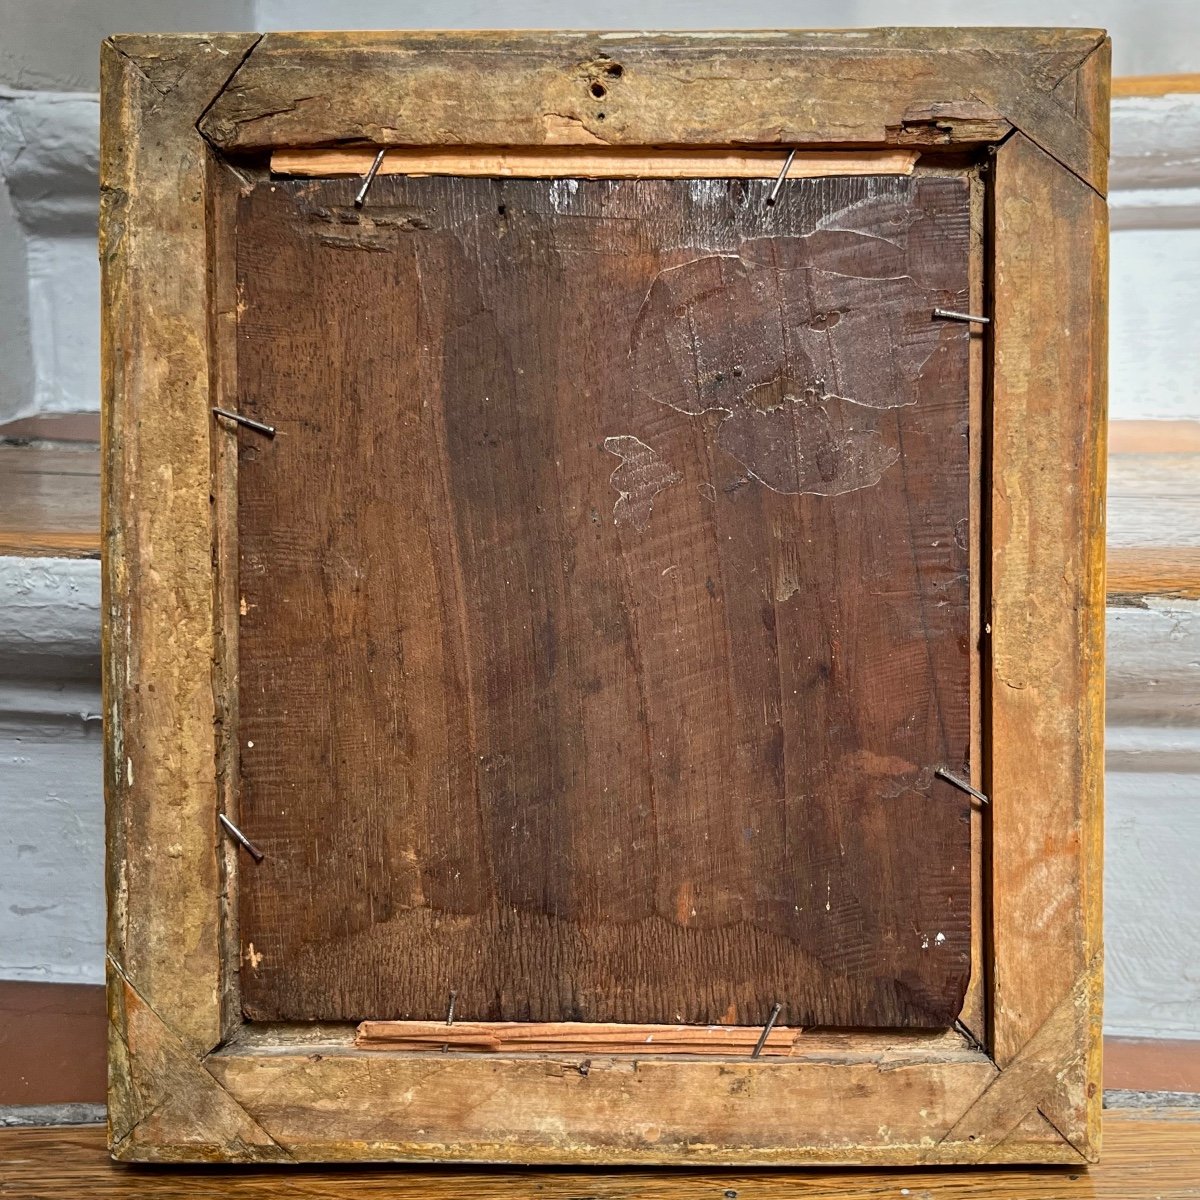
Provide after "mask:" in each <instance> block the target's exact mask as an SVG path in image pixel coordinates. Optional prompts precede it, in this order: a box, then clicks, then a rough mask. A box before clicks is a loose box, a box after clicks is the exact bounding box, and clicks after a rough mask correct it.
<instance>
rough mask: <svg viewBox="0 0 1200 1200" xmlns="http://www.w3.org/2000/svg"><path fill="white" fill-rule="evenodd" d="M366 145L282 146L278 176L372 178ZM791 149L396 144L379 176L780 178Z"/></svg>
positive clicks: (825, 158)
mask: <svg viewBox="0 0 1200 1200" xmlns="http://www.w3.org/2000/svg"><path fill="white" fill-rule="evenodd" d="M376 153H377V152H376V151H375V150H374V149H366V150H276V151H275V153H274V154H272V155H271V171H272V173H273V174H276V175H300V176H321V175H324V176H329V175H366V173H367V172H368V171H369V170H370V169H371V167H372V165H373V164H374V161H375V158H376ZM787 157H788V152H787V151H786V150H784V149H782V148H780V149H778V150H656V149H653V148H650V147H629V148H625V147H620V146H599V147H597V148H595V149H592V150H577V149H575V148H574V147H571V146H539V147H537V148H536V149H529V148H527V147H526V148H523V147H519V146H513V147H509V148H506V149H501V150H495V149H491V148H488V147H483V148H479V147H474V148H473V147H470V146H453V147H448V148H441V147H436V146H431V147H428V148H426V147H413V146H393V147H391V148H390V149H389V150H388V152H387V154H386V155H385V156H384V158H383V161H382V162H381V163H380V165H379V167H378V168H377V170H378V173H379V174H380V175H495V176H514V177H518V178H528V179H558V178H571V179H596V178H599V179H775V178H777V177H778V176H779V174H780V172H781V171H782V169H783V166H784V164H785V162H786V161H787ZM918 157H919V152H918V151H916V150H873V151H872V150H860V151H859V152H858V153H857V154H855V153H851V152H848V151H845V152H839V151H837V150H814V151H812V152H811V153H807V154H795V155H794V156H792V158H791V162H790V165H789V166H788V169H787V178H788V179H816V178H819V177H824V176H829V175H892V174H895V175H911V174H912V169H913V166H914V165H915V163H916V161H917V158H918Z"/></svg>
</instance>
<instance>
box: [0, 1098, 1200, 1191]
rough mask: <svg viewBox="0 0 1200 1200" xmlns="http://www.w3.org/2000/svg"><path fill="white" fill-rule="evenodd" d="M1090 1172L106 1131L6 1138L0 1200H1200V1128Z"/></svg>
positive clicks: (1140, 1122)
mask: <svg viewBox="0 0 1200 1200" xmlns="http://www.w3.org/2000/svg"><path fill="white" fill-rule="evenodd" d="M1104 1140H1105V1151H1104V1157H1103V1158H1102V1159H1101V1161H1100V1162H1099V1163H1097V1164H1095V1165H1093V1166H1091V1167H1088V1168H1086V1169H1083V1168H1082V1167H1049V1168H1047V1167H1040V1168H1028V1167H1025V1168H1016V1167H999V1168H980V1167H969V1168H956V1169H951V1170H933V1169H925V1170H885V1171H876V1172H865V1171H845V1170H822V1169H820V1168H815V1169H811V1168H810V1169H806V1170H804V1171H800V1172H796V1171H778V1170H767V1171H763V1170H756V1171H747V1170H744V1169H743V1170H738V1169H733V1170H720V1171H715V1170H707V1171H695V1170H666V1171H646V1170H632V1171H631V1170H617V1171H597V1170H588V1171H570V1170H556V1171H537V1170H529V1169H522V1168H511V1169H507V1170H497V1169H495V1168H491V1169H488V1168H471V1167H467V1168H463V1167H457V1168H447V1167H429V1166H415V1167H405V1168H400V1169H388V1168H379V1167H358V1168H354V1167H333V1168H330V1167H324V1168H313V1167H305V1168H299V1169H296V1168H293V1169H291V1170H288V1171H280V1170H279V1169H278V1168H275V1169H270V1168H268V1169H263V1168H261V1167H259V1168H254V1167H241V1168H237V1167H229V1168H223V1169H221V1170H219V1171H214V1170H212V1169H211V1168H187V1167H155V1168H149V1169H147V1168H140V1169H139V1168H131V1167H128V1166H125V1165H124V1164H121V1163H114V1162H111V1161H110V1160H109V1158H108V1155H107V1152H106V1150H105V1145H104V1130H103V1129H101V1128H87V1127H84V1128H78V1127H76V1128H70V1127H67V1128H57V1129H2V1130H0V1197H12V1198H13V1200H18V1198H19V1200H76V1198H77V1197H79V1196H81V1195H87V1196H90V1197H94V1198H95V1200H135V1198H137V1200H142V1198H143V1197H145V1198H147V1200H149V1198H150V1197H154V1198H155V1200H176V1198H179V1200H183V1198H186V1200H209V1198H210V1197H212V1198H214V1200H215V1198H216V1197H221V1198H222V1200H225V1198H229V1200H282V1198H287V1200H301V1198H302V1197H303V1198H305V1200H308V1198H310V1197H313V1196H316V1195H319V1196H321V1197H324V1198H327V1200H335V1198H336V1197H342V1196H345V1197H354V1198H355V1200H357V1198H358V1197H364V1196H365V1197H371V1196H380V1197H383V1196H388V1197H393V1196H405V1197H414V1198H415V1197H428V1198H429V1200H440V1198H443V1197H444V1198H446V1200H451V1198H454V1200H458V1198H460V1197H488V1200H525V1198H526V1197H529V1196H531V1195H537V1196H538V1197H542V1198H544V1200H574V1198H575V1197H578V1196H583V1195H586V1196H590V1197H595V1198H596V1200H635V1198H636V1200H668V1198H669V1200H693V1198H694V1200H714V1198H716V1200H720V1198H721V1197H724V1198H725V1200H772V1198H776V1197H777V1198H778V1200H784V1198H787V1200H791V1198H792V1197H795V1196H797V1195H801V1194H802V1195H803V1196H804V1197H805V1200H895V1198H896V1197H904V1196H910V1197H914V1198H917V1197H919V1198H921V1200H968V1198H969V1200H1193V1198H1195V1197H1198V1196H1200V1117H1198V1116H1197V1114H1196V1112H1195V1111H1187V1110H1174V1111H1172V1110H1159V1111H1155V1110H1152V1109H1151V1110H1143V1111H1139V1110H1130V1111H1120V1110H1117V1111H1114V1110H1109V1111H1107V1112H1106V1113H1105V1116H1104Z"/></svg>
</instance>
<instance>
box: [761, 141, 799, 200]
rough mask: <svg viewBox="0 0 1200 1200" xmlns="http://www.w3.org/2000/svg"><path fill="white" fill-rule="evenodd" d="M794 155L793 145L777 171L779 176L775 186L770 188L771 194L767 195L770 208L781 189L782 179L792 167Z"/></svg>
mask: <svg viewBox="0 0 1200 1200" xmlns="http://www.w3.org/2000/svg"><path fill="white" fill-rule="evenodd" d="M795 157H796V150H795V148H794V147H793V148H792V149H791V150H789V151H788V156H787V158H786V159H785V160H784V163H783V170H782V171H780V172H779V178H778V179H776V180H775V186H774V187H773V188H772V189H771V194H770V195H769V196H768V197H767V207H768V208H771V207H772V206H773V205H774V203H775V201H776V200H778V199H779V193H780V192H781V191H782V190H783V181H784V180H785V179H786V178H787V173H788V172H789V171H790V170H791V169H792V160H793V159H794V158H795Z"/></svg>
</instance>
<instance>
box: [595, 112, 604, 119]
mask: <svg viewBox="0 0 1200 1200" xmlns="http://www.w3.org/2000/svg"><path fill="white" fill-rule="evenodd" d="M596 120H597V121H603V120H604V114H603V113H597V114H596Z"/></svg>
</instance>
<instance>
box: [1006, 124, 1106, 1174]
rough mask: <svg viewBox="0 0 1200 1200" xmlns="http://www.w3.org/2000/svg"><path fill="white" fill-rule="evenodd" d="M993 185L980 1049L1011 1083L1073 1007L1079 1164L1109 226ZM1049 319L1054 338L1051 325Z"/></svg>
mask: <svg viewBox="0 0 1200 1200" xmlns="http://www.w3.org/2000/svg"><path fill="white" fill-rule="evenodd" d="M995 172H996V173H995V184H994V187H995V204H994V219H995V230H994V237H995V268H994V295H993V304H994V325H993V329H994V354H995V369H994V383H993V420H992V429H993V435H992V436H993V442H992V445H993V466H992V496H991V521H992V547H993V549H992V621H991V624H992V636H991V657H992V672H993V675H992V683H991V725H992V744H991V791H990V793H989V795H990V796H991V800H992V803H991V806H990V808H989V815H990V817H991V836H992V841H991V862H992V874H993V887H992V924H993V931H992V936H993V939H994V943H995V945H996V947H997V954H996V960H995V964H994V967H993V1003H992V1013H993V1030H992V1043H991V1044H992V1049H993V1054H994V1056H995V1058H996V1061H997V1062H998V1063H999V1064H1000V1066H1001V1067H1007V1066H1008V1065H1009V1064H1010V1063H1012V1062H1014V1061H1015V1060H1017V1059H1018V1057H1019V1056H1020V1055H1021V1054H1022V1052H1023V1050H1024V1048H1025V1046H1026V1045H1027V1044H1028V1043H1029V1042H1030V1040H1031V1039H1032V1038H1034V1037H1035V1036H1036V1035H1037V1034H1038V1032H1039V1031H1040V1030H1041V1028H1042V1027H1043V1025H1044V1023H1045V1022H1047V1021H1048V1020H1049V1019H1050V1018H1051V1017H1052V1016H1054V1017H1056V1019H1058V1020H1060V1021H1061V1020H1062V1018H1061V1013H1062V1006H1063V1004H1064V1003H1066V1002H1067V998H1068V997H1070V998H1072V999H1071V1005H1072V1020H1071V1021H1069V1022H1065V1023H1064V1025H1063V1033H1062V1041H1061V1044H1060V1045H1058V1046H1057V1047H1052V1048H1048V1049H1047V1053H1048V1054H1049V1055H1050V1056H1051V1059H1052V1061H1055V1062H1057V1063H1058V1064H1059V1065H1060V1066H1061V1074H1060V1076H1059V1084H1058V1088H1059V1092H1060V1094H1059V1096H1058V1097H1057V1099H1056V1100H1050V1099H1048V1100H1045V1101H1043V1104H1042V1106H1041V1111H1042V1112H1043V1113H1044V1114H1045V1115H1047V1116H1048V1117H1049V1118H1050V1120H1051V1121H1052V1122H1053V1123H1054V1124H1055V1126H1056V1127H1057V1128H1058V1129H1059V1130H1060V1131H1061V1132H1062V1133H1063V1135H1064V1136H1065V1137H1066V1138H1067V1140H1068V1141H1069V1142H1071V1143H1072V1144H1073V1145H1075V1146H1077V1147H1079V1148H1080V1150H1081V1152H1082V1153H1085V1154H1086V1155H1087V1156H1088V1157H1091V1156H1093V1155H1094V1153H1095V1150H1096V1147H1095V1141H1094V1139H1095V1138H1096V1137H1098V1134H1099V1104H1100V1093H1099V1057H1100V1014H1099V1005H1100V986H1101V983H1100V967H1101V948H1100V947H1101V910H1100V885H1101V876H1102V861H1103V858H1102V844H1101V838H1102V821H1101V796H1102V782H1103V727H1104V725H1103V722H1104V668H1103V634H1104V482H1105V478H1104V468H1105V402H1106V338H1105V320H1104V313H1105V301H1106V292H1107V221H1106V211H1105V206H1104V203H1103V201H1102V200H1101V199H1100V198H1099V197H1098V196H1097V195H1096V194H1095V193H1094V192H1093V191H1092V190H1091V189H1090V188H1088V187H1086V186H1085V185H1083V184H1082V183H1081V181H1079V180H1078V179H1076V178H1074V177H1072V176H1071V175H1070V174H1068V173H1066V172H1064V171H1063V170H1062V169H1061V167H1060V166H1059V165H1058V164H1057V163H1055V162H1054V161H1053V160H1052V159H1051V158H1050V157H1049V156H1048V155H1046V154H1045V153H1044V152H1043V151H1042V150H1040V149H1039V148H1038V147H1037V146H1035V145H1034V144H1033V143H1032V142H1030V141H1029V140H1028V139H1026V138H1024V137H1021V136H1019V135H1018V136H1015V137H1013V138H1012V139H1010V140H1009V141H1008V142H1006V143H1005V144H1004V145H1003V146H1002V147H1001V148H1000V151H999V153H998V154H997V155H996V168H995ZM1064 280H1065V281H1067V283H1066V285H1064ZM1051 309H1053V310H1054V311H1055V313H1056V314H1057V319H1056V320H1054V321H1047V320H1046V319H1045V314H1046V313H1047V312H1048V311H1050V310H1051ZM1035 464H1036V465H1035ZM1047 464H1053V467H1052V469H1046V466H1047Z"/></svg>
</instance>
